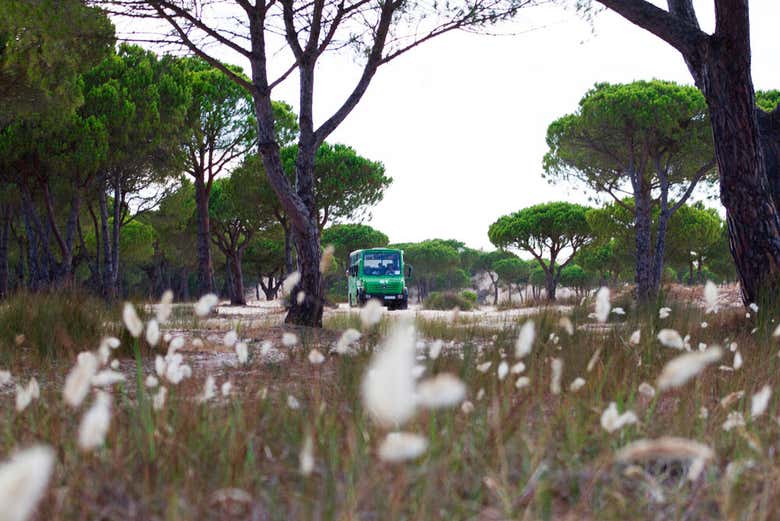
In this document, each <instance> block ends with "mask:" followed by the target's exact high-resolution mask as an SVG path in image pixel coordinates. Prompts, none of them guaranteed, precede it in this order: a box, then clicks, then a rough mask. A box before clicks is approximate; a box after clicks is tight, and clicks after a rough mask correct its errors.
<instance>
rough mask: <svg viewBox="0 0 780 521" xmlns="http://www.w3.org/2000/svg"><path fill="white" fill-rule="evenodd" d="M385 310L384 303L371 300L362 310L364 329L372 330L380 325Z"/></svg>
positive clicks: (361, 319)
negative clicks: (371, 328)
mask: <svg viewBox="0 0 780 521" xmlns="http://www.w3.org/2000/svg"><path fill="white" fill-rule="evenodd" d="M383 313H384V308H383V307H382V303H381V302H379V301H378V300H376V299H371V300H369V301H368V302H366V305H365V306H363V308H362V309H361V310H360V322H361V323H362V324H363V329H367V328H370V327H372V326H374V325H376V324H378V323H379V321H380V320H382V314H383Z"/></svg>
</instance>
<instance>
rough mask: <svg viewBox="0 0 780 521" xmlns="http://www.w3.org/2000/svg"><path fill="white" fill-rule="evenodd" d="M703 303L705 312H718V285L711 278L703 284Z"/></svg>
mask: <svg viewBox="0 0 780 521" xmlns="http://www.w3.org/2000/svg"><path fill="white" fill-rule="evenodd" d="M704 304H705V305H706V306H707V313H717V312H718V287H717V286H716V285H715V283H713V282H712V281H711V280H708V281H707V283H706V284H704Z"/></svg>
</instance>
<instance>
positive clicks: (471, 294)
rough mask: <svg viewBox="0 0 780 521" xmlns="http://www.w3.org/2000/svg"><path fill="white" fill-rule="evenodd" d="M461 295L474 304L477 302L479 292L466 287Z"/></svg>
mask: <svg viewBox="0 0 780 521" xmlns="http://www.w3.org/2000/svg"><path fill="white" fill-rule="evenodd" d="M460 296H461V297H463V298H465V299H466V300H468V301H469V302H471V303H472V304H476V303H477V294H476V293H475V292H474V291H471V290H470V289H464V290H463V291H461V292H460Z"/></svg>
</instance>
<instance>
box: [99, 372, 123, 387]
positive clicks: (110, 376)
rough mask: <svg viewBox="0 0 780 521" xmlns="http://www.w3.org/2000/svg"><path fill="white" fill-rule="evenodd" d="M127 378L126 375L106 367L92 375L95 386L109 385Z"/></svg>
mask: <svg viewBox="0 0 780 521" xmlns="http://www.w3.org/2000/svg"><path fill="white" fill-rule="evenodd" d="M125 380H126V378H125V375H123V374H122V373H120V372H118V371H113V370H111V369H104V370H102V371H100V372H99V373H97V374H96V375H95V376H93V377H92V385H94V386H95V387H109V386H112V385H114V384H118V383H119V382H124V381H125Z"/></svg>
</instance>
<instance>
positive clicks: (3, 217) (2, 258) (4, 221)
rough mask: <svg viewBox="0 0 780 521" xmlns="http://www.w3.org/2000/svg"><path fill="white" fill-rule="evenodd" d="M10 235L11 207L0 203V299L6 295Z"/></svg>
mask: <svg viewBox="0 0 780 521" xmlns="http://www.w3.org/2000/svg"><path fill="white" fill-rule="evenodd" d="M10 235H11V207H10V206H8V205H0V299H4V298H7V297H8V243H9V238H10Z"/></svg>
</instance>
